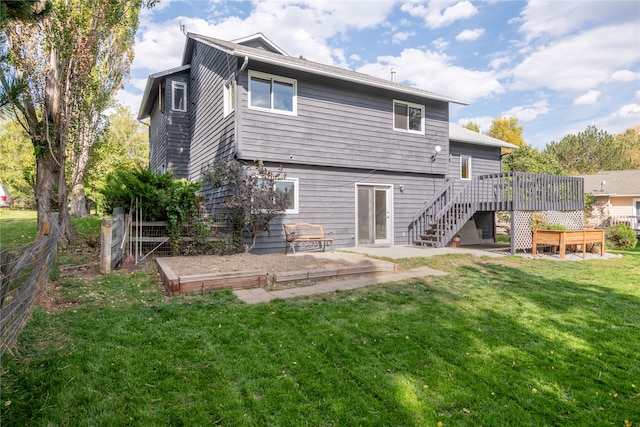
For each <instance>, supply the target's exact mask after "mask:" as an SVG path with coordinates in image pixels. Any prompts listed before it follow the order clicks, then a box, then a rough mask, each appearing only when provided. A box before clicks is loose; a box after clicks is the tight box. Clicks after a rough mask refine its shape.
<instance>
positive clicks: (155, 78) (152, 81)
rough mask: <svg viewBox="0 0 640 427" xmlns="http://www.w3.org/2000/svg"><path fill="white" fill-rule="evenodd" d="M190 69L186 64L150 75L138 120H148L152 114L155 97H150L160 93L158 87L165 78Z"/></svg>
mask: <svg viewBox="0 0 640 427" xmlns="http://www.w3.org/2000/svg"><path fill="white" fill-rule="evenodd" d="M189 68H191V65H189V64H186V65H181V66H180V67H174V68H170V69H168V70H164V71H160V72H157V73H154V74H150V75H149V77H148V78H147V85H146V86H145V88H144V94H143V95H142V102H141V103H140V110H139V111H138V120H142V119H146V118H147V117H149V115H150V114H151V109H152V105H151V104H152V102H153V101H154V99H155V97H153V96H149V95H150V94H152V93H158V86H160V83H161V82H163V81H164V79H165V77H167V76H169V75H171V74H175V73H179V72H181V71H184V70H188V69H189Z"/></svg>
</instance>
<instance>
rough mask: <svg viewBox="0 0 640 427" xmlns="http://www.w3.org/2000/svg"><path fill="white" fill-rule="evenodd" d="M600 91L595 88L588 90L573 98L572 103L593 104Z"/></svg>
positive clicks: (596, 100)
mask: <svg viewBox="0 0 640 427" xmlns="http://www.w3.org/2000/svg"><path fill="white" fill-rule="evenodd" d="M599 97H600V92H599V91H597V90H590V91H589V92H587V93H585V94H584V95H581V96H579V97H577V98H576V99H574V100H573V105H576V106H578V105H593V104H595V103H596V102H598V98H599Z"/></svg>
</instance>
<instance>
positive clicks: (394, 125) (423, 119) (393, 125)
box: [391, 99, 425, 135]
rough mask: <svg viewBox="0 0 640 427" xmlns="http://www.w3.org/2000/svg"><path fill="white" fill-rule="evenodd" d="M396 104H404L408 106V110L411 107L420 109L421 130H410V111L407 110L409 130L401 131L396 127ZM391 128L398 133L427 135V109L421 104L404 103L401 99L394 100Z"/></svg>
mask: <svg viewBox="0 0 640 427" xmlns="http://www.w3.org/2000/svg"><path fill="white" fill-rule="evenodd" d="M396 104H403V105H406V106H407V109H408V108H409V107H412V108H419V109H420V112H421V118H420V128H421V130H419V131H418V130H410V129H409V117H408V114H409V111H408V110H407V129H401V128H397V127H396V117H395V116H396ZM391 126H392V127H393V130H394V131H396V132H406V133H414V134H417V135H424V134H425V108H424V105H420V104H414V103H412V102H407V101H402V100H399V99H394V100H393V106H392V109H391Z"/></svg>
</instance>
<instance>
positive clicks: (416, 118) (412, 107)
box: [393, 101, 424, 134]
mask: <svg viewBox="0 0 640 427" xmlns="http://www.w3.org/2000/svg"><path fill="white" fill-rule="evenodd" d="M393 129H394V130H399V131H405V132H412V133H421V134H424V105H419V104H412V103H409V102H402V101H393Z"/></svg>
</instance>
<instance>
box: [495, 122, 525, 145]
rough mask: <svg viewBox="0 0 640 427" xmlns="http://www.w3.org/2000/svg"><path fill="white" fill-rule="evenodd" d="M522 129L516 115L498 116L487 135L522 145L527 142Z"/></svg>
mask: <svg viewBox="0 0 640 427" xmlns="http://www.w3.org/2000/svg"><path fill="white" fill-rule="evenodd" d="M522 129H523V128H522V126H519V125H518V119H517V118H516V117H498V118H496V119H494V120H493V121H492V122H491V127H490V128H489V132H487V135H489V136H491V137H493V138H496V139H499V140H501V141H504V142H508V143H509V144H513V145H517V146H519V147H520V146H523V145H524V144H525V141H524V139H523V138H522Z"/></svg>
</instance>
